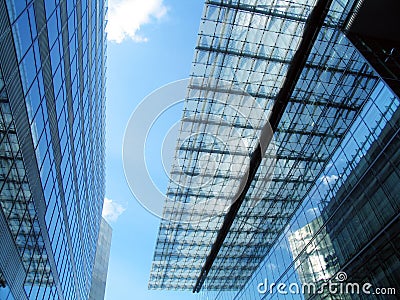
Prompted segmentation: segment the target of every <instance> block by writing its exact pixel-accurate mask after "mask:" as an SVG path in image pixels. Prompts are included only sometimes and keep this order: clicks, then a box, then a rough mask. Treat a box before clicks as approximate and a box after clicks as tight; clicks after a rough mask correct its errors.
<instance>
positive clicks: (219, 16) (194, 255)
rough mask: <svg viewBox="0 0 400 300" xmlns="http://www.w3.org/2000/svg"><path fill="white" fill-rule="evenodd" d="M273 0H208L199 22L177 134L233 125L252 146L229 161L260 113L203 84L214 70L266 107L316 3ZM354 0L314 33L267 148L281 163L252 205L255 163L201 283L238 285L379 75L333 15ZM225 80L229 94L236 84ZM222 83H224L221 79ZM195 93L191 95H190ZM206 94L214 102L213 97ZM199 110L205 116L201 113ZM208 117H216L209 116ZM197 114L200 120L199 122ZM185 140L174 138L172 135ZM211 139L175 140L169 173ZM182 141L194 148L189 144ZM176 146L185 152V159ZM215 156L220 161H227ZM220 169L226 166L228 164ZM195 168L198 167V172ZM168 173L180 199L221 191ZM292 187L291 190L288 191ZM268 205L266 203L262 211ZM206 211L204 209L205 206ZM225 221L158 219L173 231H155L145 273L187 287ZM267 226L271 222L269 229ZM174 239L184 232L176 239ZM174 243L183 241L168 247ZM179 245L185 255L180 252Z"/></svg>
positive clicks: (256, 126)
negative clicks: (265, 1) (266, 0)
mask: <svg viewBox="0 0 400 300" xmlns="http://www.w3.org/2000/svg"><path fill="white" fill-rule="evenodd" d="M273 2H274V3H271V6H268V5H265V6H263V5H261V4H260V3H256V2H255V1H252V2H251V3H242V2H241V3H231V2H229V3H228V2H226V1H221V2H213V1H207V2H206V6H205V9H204V15H205V17H204V18H203V20H202V24H201V27H200V34H199V42H198V46H197V47H196V52H195V62H194V66H193V71H192V81H191V85H190V87H189V92H188V99H187V105H186V108H185V111H184V119H183V121H182V124H183V125H182V131H185V130H186V131H187V132H186V134H183V136H184V137H185V136H188V134H189V133H196V132H199V131H198V130H199V128H201V129H200V130H201V132H207V133H208V132H210V133H212V134H215V133H220V134H221V133H222V134H230V135H233V134H235V133H236V132H239V136H241V137H242V139H241V140H237V143H240V142H242V141H243V140H246V143H245V144H246V145H248V148H247V151H243V152H242V153H237V152H235V158H234V159H232V160H231V161H234V162H237V163H238V166H240V165H241V164H243V163H246V162H247V161H246V159H248V157H247V156H246V155H248V154H249V153H251V151H252V150H253V149H254V146H255V143H256V142H257V140H258V133H259V131H258V130H260V129H261V128H262V126H263V124H264V122H265V120H266V119H265V118H258V119H257V118H255V120H254V119H253V120H252V119H251V117H252V115H251V114H247V115H246V114H245V115H244V116H243V119H244V122H243V121H242V122H240V121H238V119H240V118H238V115H239V114H236V115H234V114H232V113H230V112H229V110H228V109H224V108H225V107H226V106H227V104H228V105H229V106H232V105H231V102H228V103H227V101H226V102H224V101H222V105H221V103H215V101H214V100H215V98H214V97H208V96H209V92H210V90H211V91H213V92H215V88H214V89H213V88H209V86H210V78H217V79H214V81H217V82H218V83H219V82H228V83H229V82H240V88H241V89H243V90H244V91H246V92H248V93H249V95H250V96H251V97H254V99H255V101H253V103H256V104H253V105H252V106H253V107H252V109H253V110H254V109H256V108H258V107H262V108H264V109H265V111H264V114H266V115H267V114H268V111H269V109H270V106H271V105H272V104H273V103H271V101H273V99H274V97H275V96H276V94H277V92H278V91H279V88H280V86H281V84H282V82H283V80H284V78H285V73H286V70H287V65H288V64H289V63H290V60H291V58H292V56H293V54H294V52H295V50H296V48H297V45H298V42H299V40H300V38H301V35H302V29H303V25H304V21H305V20H306V18H307V14H308V13H309V11H310V8H311V7H312V5H313V3H307V4H305V3H300V2H296V3H294V2H293V3H288V2H285V3H283V2H282V3H281V2H280V1H278V2H279V3H278V2H277V1H273ZM274 5H276V6H274ZM350 7H351V3H349V2H347V3H342V2H341V1H334V3H333V5H332V7H331V11H330V13H329V16H328V18H327V24H326V27H325V28H324V30H323V31H322V32H321V34H320V35H319V38H318V41H317V42H316V44H315V46H314V48H313V50H312V53H311V55H310V57H309V60H308V62H307V66H306V68H305V69H304V71H303V74H302V77H301V79H300V81H299V82H298V84H297V87H296V90H295V92H294V94H293V95H292V99H291V102H290V103H289V106H288V108H287V110H286V112H285V115H284V117H283V120H282V122H281V126H280V128H279V130H278V132H277V134H276V136H275V139H276V141H275V143H274V144H275V145H276V146H275V147H274V148H276V149H277V150H274V151H277V152H276V153H272V152H273V151H272V150H271V149H269V150H270V152H271V153H269V154H270V155H275V156H276V159H277V172H276V174H275V176H274V178H273V179H272V182H270V183H268V189H269V192H268V195H266V196H265V197H264V199H263V200H262V201H260V202H259V204H258V205H257V206H256V207H254V208H253V206H254V198H256V199H258V198H260V190H261V189H262V188H263V187H264V188H265V183H264V182H263V180H262V179H264V178H265V169H266V168H260V169H259V172H258V174H257V177H256V180H255V181H254V182H253V185H252V187H251V189H250V191H249V193H248V196H247V205H246V202H245V203H244V204H243V206H242V208H241V210H240V211H239V214H238V217H237V219H236V221H235V222H234V225H233V227H232V230H231V232H230V233H229V234H228V237H227V240H226V242H225V246H224V247H223V248H222V249H221V251H220V255H219V257H218V258H217V259H216V261H215V263H214V268H213V270H211V272H210V274H209V275H208V280H207V281H206V282H205V286H207V288H209V289H237V288H239V287H241V286H243V285H244V283H245V282H246V280H247V279H248V278H249V276H250V275H251V273H252V271H253V270H254V269H255V268H256V266H257V265H258V264H259V262H260V261H261V259H262V258H263V257H264V256H265V254H266V252H267V250H268V249H269V247H271V246H272V244H273V242H274V240H275V238H276V236H277V235H278V234H279V232H281V230H282V229H283V227H284V225H285V224H286V223H287V222H288V218H289V217H290V216H291V214H292V213H293V211H294V210H295V208H296V207H297V205H298V203H299V202H300V201H301V200H302V198H303V197H304V195H305V192H306V191H307V189H308V188H310V187H311V185H312V184H313V182H315V180H316V179H317V177H318V174H319V172H320V171H321V169H322V166H323V165H324V164H325V163H326V161H327V159H328V158H329V156H330V155H331V153H332V151H333V149H334V148H335V146H337V143H338V141H339V140H340V138H342V137H343V134H344V132H345V130H346V129H347V128H348V126H349V125H350V124H351V122H352V121H353V119H354V117H355V115H356V113H357V111H358V110H359V108H360V107H361V106H362V104H363V101H364V100H365V99H366V97H367V96H368V93H369V92H370V90H371V88H372V86H373V85H374V82H375V78H374V76H371V71H370V70H369V69H368V68H367V67H366V66H365V62H364V61H363V59H361V58H360V56H359V55H358V54H357V52H356V51H355V50H354V49H353V48H352V47H351V46H350V44H349V43H348V41H347V40H346V39H345V38H344V37H343V36H342V35H340V34H339V33H338V32H337V31H336V30H335V28H336V27H337V24H338V23H341V22H343V20H344V19H345V17H346V15H347V13H348V11H349V8H350ZM296 12H297V14H296ZM299 12H301V13H299ZM327 58H329V59H327ZM218 80H221V81H218ZM225 85H226V83H225ZM225 90H226V91H225V92H226V93H227V94H229V95H230V97H232V91H229V89H225ZM218 91H219V92H221V89H218ZM207 92H208V94H207ZM352 93H355V95H354V97H349V96H350V95H352ZM192 95H194V96H195V97H191V96H192ZM213 95H215V93H214V94H213ZM328 95H329V96H330V97H328ZM209 98H211V102H212V103H209V102H210V101H209V100H210V99H209ZM219 98H221V97H218V100H219ZM305 99H306V100H305ZM349 99H352V100H349ZM193 100H194V101H193ZM213 101H214V102H213ZM217 102H218V101H217ZM232 103H233V106H234V107H235V109H234V110H232V111H240V110H244V111H246V104H247V103H245V102H240V101H232ZM235 105H237V106H235ZM211 107H212V108H211ZM210 115H211V117H210ZM260 116H262V115H260ZM202 119H207V121H203V122H202ZM210 119H213V120H217V121H214V122H211V121H210ZM220 119H222V120H223V121H221V120H220ZM247 120H249V121H248V123H247ZM339 120H340V121H339ZM218 121H219V122H218ZM196 122H197V123H200V124H202V125H203V127H200V126H198V125H197V124H196ZM204 124H207V126H204ZM196 125H197V127H196ZM215 127H217V128H215ZM224 127H228V128H229V129H230V130H231V131H228V130H225V131H224V130H221V128H224ZM182 140H183V139H182ZM182 142H183V141H179V143H178V145H181V144H182ZM202 143H203V144H202ZM192 144H196V143H193V142H192ZM181 148H182V147H181ZM213 149H214V150H213ZM215 149H216V147H215V145H214V144H212V143H209V147H207V143H204V138H203V137H201V138H200V139H198V141H197V144H196V147H192V148H188V147H184V149H181V150H184V151H183V154H182V153H178V154H177V157H176V159H175V162H176V161H177V160H179V159H181V160H182V162H181V163H180V164H179V163H177V164H176V165H175V169H174V167H173V171H174V172H175V173H176V174H175V173H173V175H177V174H178V175H182V174H181V173H179V172H177V171H176V170H178V169H180V168H181V166H182V165H183V166H184V167H185V168H187V170H186V171H188V170H189V171H190V172H192V173H195V172H194V171H195V170H196V166H197V163H198V161H201V160H200V158H199V157H201V156H200V155H199V153H200V154H201V153H202V152H206V153H215V152H217V151H216V150H215ZM188 151H191V152H190V153H187V152H188ZM316 153H317V155H315V154H316ZM182 156H183V157H184V158H185V159H182ZM196 159H197V160H196ZM208 162H209V157H205V159H204V161H203V164H207V163H208ZM225 162H228V161H225ZM185 163H186V164H185ZM221 166H222V167H224V165H223V164H222V165H221ZM265 166H267V164H265ZM225 167H226V166H225ZM226 169H228V170H229V168H227V167H226ZM234 169H235V168H234ZM198 171H199V170H197V173H196V174H199V172H198ZM230 174H231V175H232V176H227V175H225V176H217V178H216V179H224V180H225V184H226V185H227V186H229V183H228V182H227V181H228V179H232V178H237V176H238V175H239V176H240V174H241V173H240V172H239V173H234V172H233V173H230ZM186 175H187V174H186ZM242 175H243V173H242ZM209 177H210V176H208V178H206V179H204V182H206V180H208V182H210V181H209V180H210V178H209ZM173 178H174V180H176V182H178V183H179V184H181V183H182V182H184V184H185V187H189V188H184V189H182V187H181V186H179V185H175V186H174V183H172V184H171V185H170V189H169V192H170V196H171V195H172V196H174V195H175V196H177V193H179V197H177V198H175V199H179V201H182V200H184V201H188V202H194V203H198V202H199V201H201V199H202V198H203V199H207V198H212V197H214V196H215V194H218V195H220V194H219V193H220V189H219V188H218V185H217V184H213V185H211V184H210V186H211V187H209V186H207V187H208V188H209V190H207V191H206V192H205V193H203V194H200V195H199V194H196V193H193V192H192V191H190V187H191V186H192V185H191V184H192V182H191V181H190V179H189V181H184V180H188V179H187V176H186V177H185V178H184V180H182V177H173ZM260 178H261V179H260ZM202 179H203V178H202ZM301 179H304V180H301ZM211 182H212V183H214V182H213V181H211ZM196 183H197V182H196ZM236 183H237V181H236ZM171 188H172V192H171ZM230 191H231V190H230ZM295 191H297V193H294V192H295ZM301 191H303V192H301ZM224 196H225V197H227V196H228V199H229V196H232V193H231V194H227V195H224ZM279 199H281V200H279ZM287 199H290V201H287ZM179 201H176V202H178V203H179ZM174 204H175V203H174V202H173V201H171V203H170V204H169V207H168V211H167V212H168V213H177V212H178V211H179V212H181V211H182V210H181V209H177V206H174ZM268 209H269V212H270V213H269V214H266V215H265V211H266V210H268ZM206 211H207V210H204V209H203V213H204V214H205V212H206ZM211 211H213V210H212V209H211ZM214 211H215V210H214ZM207 212H208V211H207ZM278 212H279V216H278ZM168 216H169V215H167V216H166V217H168ZM277 216H278V217H277ZM192 217H193V213H190V211H187V212H186V216H184V217H183V218H182V219H181V220H182V221H188V220H189V221H190V220H193V219H191V218H192ZM221 221H222V218H221V217H216V218H214V219H213V220H212V221H211V222H208V224H206V225H205V226H204V225H203V226H197V227H196V226H193V225H186V224H180V225H179V226H173V225H171V223H169V224H168V225H167V224H166V222H163V223H162V225H161V228H163V227H164V226H165V229H169V230H170V231H168V230H167V231H168V232H171V234H170V235H168V237H167V241H166V237H165V236H159V239H158V243H157V246H156V256H155V261H154V264H153V271H154V272H152V274H151V278H150V283H149V286H150V287H151V288H157V287H158V288H159V287H162V288H188V289H190V288H192V287H193V284H194V282H195V279H196V278H197V276H198V275H199V270H200V269H199V267H201V261H203V262H204V259H205V257H206V256H207V254H208V253H209V250H210V249H211V245H212V242H213V241H214V240H215V237H216V234H217V230H218V229H219V226H220V225H221ZM174 228H177V229H174ZM266 228H269V229H268V230H265V229H266ZM175 230H176V231H177V232H176V231H175ZM188 232H189V234H188ZM188 240H192V243H188ZM249 240H250V241H251V240H252V242H249ZM180 241H184V242H182V244H180ZM245 246H246V247H245ZM245 248H246V249H247V250H246V251H245V250H244V249H245ZM172 249H180V250H179V252H171V251H172ZM183 249H184V250H183ZM183 252H184V253H185V254H186V256H182V255H180V253H183ZM171 253H174V255H175V257H174V259H173V260H171V259H170V258H169V255H170V254H171ZM199 257H202V258H203V260H202V259H199ZM155 266H156V267H155ZM180 266H181V267H180ZM182 266H183V267H182ZM196 268H198V269H197V270H198V274H197V276H196V274H193V271H195V269H196ZM183 269H184V271H182V270H183ZM164 272H165V273H164ZM167 273H168V275H166V274H167ZM178 280H179V283H178V282H177V281H178Z"/></svg>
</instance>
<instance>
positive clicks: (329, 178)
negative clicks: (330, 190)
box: [319, 175, 339, 185]
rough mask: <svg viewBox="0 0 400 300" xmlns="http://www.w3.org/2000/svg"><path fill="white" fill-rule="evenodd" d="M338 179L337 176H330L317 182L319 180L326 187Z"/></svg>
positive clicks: (323, 177)
mask: <svg viewBox="0 0 400 300" xmlns="http://www.w3.org/2000/svg"><path fill="white" fill-rule="evenodd" d="M338 178H339V177H338V176H337V175H331V176H329V175H325V176H322V177H321V178H320V179H319V180H321V181H322V183H323V184H324V185H328V184H331V183H333V182H335V181H336V180H337V179H338Z"/></svg>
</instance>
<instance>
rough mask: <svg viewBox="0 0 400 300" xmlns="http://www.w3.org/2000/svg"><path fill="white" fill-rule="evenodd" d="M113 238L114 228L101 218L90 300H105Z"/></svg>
mask: <svg viewBox="0 0 400 300" xmlns="http://www.w3.org/2000/svg"><path fill="white" fill-rule="evenodd" d="M111 238H112V228H111V226H110V225H109V224H108V223H107V221H106V220H105V219H104V218H101V223H100V231H99V238H98V240H97V246H96V258H95V260H94V267H93V274H92V285H91V286H90V295H89V300H97V299H104V294H105V292H106V282H107V272H108V261H109V258H110V250H111Z"/></svg>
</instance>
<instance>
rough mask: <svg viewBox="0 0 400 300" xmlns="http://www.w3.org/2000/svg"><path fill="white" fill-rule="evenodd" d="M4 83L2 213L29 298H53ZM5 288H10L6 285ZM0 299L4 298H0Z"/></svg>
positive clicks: (0, 89) (0, 102)
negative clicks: (45, 293) (39, 294)
mask: <svg viewBox="0 0 400 300" xmlns="http://www.w3.org/2000/svg"><path fill="white" fill-rule="evenodd" d="M3 83H4V82H3V79H2V76H1V73H0V134H1V136H0V161H1V169H0V208H1V209H2V212H0V213H2V214H3V215H4V217H5V219H6V221H7V223H8V226H9V228H10V232H11V235H12V237H13V239H14V243H15V246H16V248H17V251H18V254H19V255H20V257H21V262H22V265H23V268H24V269H25V271H26V279H25V280H26V282H27V283H29V284H30V286H29V289H28V290H26V292H27V293H28V294H29V293H30V289H33V290H37V289H38V287H39V286H43V287H44V289H46V288H47V289H48V290H49V291H51V293H52V294H53V293H55V289H54V286H53V282H54V279H53V276H52V273H51V270H50V265H49V262H48V259H47V253H46V249H45V247H44V242H43V238H42V235H41V231H40V227H39V223H38V220H37V216H36V213H35V207H34V204H33V200H32V196H31V191H30V188H29V185H28V181H27V178H26V172H25V168H24V163H23V161H22V154H21V150H20V148H19V144H18V139H17V134H16V130H15V126H14V122H13V118H12V114H11V110H10V105H9V102H8V97H7V92H6V89H5V86H4V84H3ZM4 280H5V279H4ZM5 284H6V285H7V282H6V281H5ZM0 296H4V295H3V294H0ZM7 297H8V295H7ZM1 299H3V298H1ZM10 299H11V298H10ZM5 300H7V298H5Z"/></svg>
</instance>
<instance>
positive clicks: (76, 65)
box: [7, 0, 106, 299]
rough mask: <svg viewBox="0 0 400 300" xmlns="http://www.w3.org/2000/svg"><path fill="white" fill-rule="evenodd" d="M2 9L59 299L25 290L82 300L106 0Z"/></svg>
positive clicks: (94, 205) (90, 238)
mask: <svg viewBox="0 0 400 300" xmlns="http://www.w3.org/2000/svg"><path fill="white" fill-rule="evenodd" d="M7 10H8V14H9V19H10V23H11V24H10V25H11V31H12V34H13V37H14V41H15V45H14V46H15V50H16V56H17V61H18V70H16V71H18V72H19V75H20V77H21V82H22V88H23V94H24V98H25V99H24V100H25V104H26V109H27V112H28V118H29V125H30V129H31V135H32V141H33V147H34V151H35V154H36V162H37V168H38V171H39V172H40V178H37V179H36V180H37V182H38V184H41V186H42V189H43V194H44V200H43V199H41V200H40V201H44V202H45V203H44V204H45V205H46V215H45V224H46V227H47V228H46V229H47V230H48V234H49V238H50V241H49V242H50V247H51V249H52V252H53V253H48V255H49V256H50V257H52V259H53V260H54V263H55V265H56V269H54V270H51V271H52V272H53V273H54V274H57V276H55V277H54V278H55V280H56V281H57V282H56V284H55V285H56V286H57V287H58V289H57V292H58V293H59V294H58V295H56V294H55V291H54V289H52V290H51V291H50V290H49V289H46V285H45V284H42V285H40V284H38V282H36V281H33V280H32V278H31V277H32V276H31V275H29V273H28V275H29V276H27V278H26V280H25V291H26V293H27V296H28V298H29V299H36V297H39V298H40V299H42V298H43V299H53V298H54V299H59V298H60V299H77V298H80V299H86V298H87V297H88V295H89V288H90V279H91V273H92V267H93V262H94V256H95V251H96V243H97V235H98V229H99V224H100V218H101V208H102V202H103V199H104V134H105V133H104V122H105V119H104V118H105V105H104V100H105V85H104V82H105V52H106V49H105V34H104V27H105V21H104V20H105V13H106V12H105V1H96V0H84V1H78V2H76V1H63V2H61V3H60V1H55V0H49V1H35V2H34V3H33V1H26V2H25V1H11V0H10V1H7ZM40 26H43V27H40ZM11 47H12V45H11ZM29 159H32V158H29ZM30 212H31V213H33V214H34V213H35V212H34V209H33V207H32V210H31V211H30ZM42 230H43V229H42ZM39 267H40V266H39ZM39 267H38V268H37V269H40V268H41V267H40V268H39ZM31 268H32V270H33V271H35V264H31ZM47 269H48V268H45V270H47ZM33 271H32V272H33ZM38 274H39V273H38ZM43 283H45V282H44V281H43ZM61 294H62V295H61Z"/></svg>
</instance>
